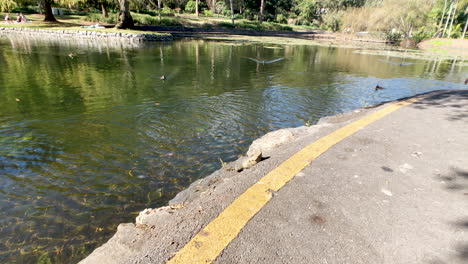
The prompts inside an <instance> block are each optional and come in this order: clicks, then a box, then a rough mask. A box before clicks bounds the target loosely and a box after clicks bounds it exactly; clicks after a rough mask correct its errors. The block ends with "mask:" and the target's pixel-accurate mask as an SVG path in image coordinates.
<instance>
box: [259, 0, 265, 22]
mask: <svg viewBox="0 0 468 264" xmlns="http://www.w3.org/2000/svg"><path fill="white" fill-rule="evenodd" d="M264 6H265V0H262V1H261V2H260V17H259V20H260V24H261V23H262V22H263V8H264Z"/></svg>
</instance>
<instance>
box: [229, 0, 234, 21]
mask: <svg viewBox="0 0 468 264" xmlns="http://www.w3.org/2000/svg"><path fill="white" fill-rule="evenodd" d="M230 2H231V20H232V24H233V25H234V4H233V3H232V2H233V0H230Z"/></svg>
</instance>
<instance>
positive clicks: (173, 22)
mask: <svg viewBox="0 0 468 264" xmlns="http://www.w3.org/2000/svg"><path fill="white" fill-rule="evenodd" d="M3 17H4V15H0V19H2V20H3ZM55 17H56V19H57V20H58V21H60V22H54V23H52V22H44V21H42V20H43V16H42V15H39V14H30V15H28V16H27V18H28V20H31V21H33V23H24V24H23V23H22V24H13V25H5V24H0V26H8V27H9V26H22V27H34V28H50V29H55V28H59V29H62V28H64V27H67V28H68V27H79V26H83V25H92V24H96V23H100V24H104V25H114V24H116V23H117V19H118V14H117V13H110V14H109V16H108V17H104V16H102V14H100V13H89V14H87V15H77V14H74V15H63V16H55ZM132 17H133V20H134V22H135V25H141V26H165V27H200V28H232V29H247V30H255V31H266V30H268V31H292V30H310V28H309V27H305V26H289V25H285V24H279V23H273V22H264V23H262V24H260V23H258V22H256V21H249V20H245V19H236V20H235V24H234V25H232V24H231V20H230V18H228V17H223V16H218V17H207V16H199V17H197V16H195V15H190V14H182V15H179V14H177V15H171V16H169V15H167V14H162V15H161V16H158V14H156V13H155V12H146V13H133V12H132Z"/></svg>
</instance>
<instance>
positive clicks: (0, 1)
mask: <svg viewBox="0 0 468 264" xmlns="http://www.w3.org/2000/svg"><path fill="white" fill-rule="evenodd" d="M16 6H18V5H17V4H16V2H15V1H14V0H0V10H1V11H3V12H5V11H7V12H11V10H12V9H13V8H15V7H16Z"/></svg>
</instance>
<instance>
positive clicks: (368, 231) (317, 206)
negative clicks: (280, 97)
mask: <svg viewBox="0 0 468 264" xmlns="http://www.w3.org/2000/svg"><path fill="white" fill-rule="evenodd" d="M382 107H385V105H382V106H379V107H376V108H372V109H365V110H361V111H356V112H354V113H349V114H345V115H341V116H336V117H330V118H326V119H325V120H323V121H322V122H320V124H319V125H318V126H313V127H310V128H306V127H303V128H296V129H291V130H287V131H288V132H287V133H289V134H287V133H286V132H285V133H286V134H285V133H283V135H281V137H277V138H276V140H279V141H278V142H279V143H278V144H276V145H278V146H274V148H270V149H264V150H263V152H264V153H265V155H267V156H270V158H269V159H267V160H264V161H262V162H260V163H258V164H256V165H255V166H254V167H252V168H251V169H247V170H244V171H242V172H241V173H237V172H235V171H230V170H228V169H223V170H220V171H219V172H216V173H214V174H213V175H211V176H209V177H207V178H206V179H204V180H201V181H198V182H196V183H195V184H193V185H192V186H191V187H190V188H189V189H188V190H187V191H185V192H183V193H181V194H180V195H179V196H178V197H176V199H175V200H173V201H172V203H171V204H172V205H174V207H173V208H170V207H167V208H163V209H160V210H158V211H157V212H156V211H155V212H154V217H153V218H147V220H144V219H143V220H141V219H140V221H139V223H140V224H139V225H137V226H135V225H133V224H126V225H121V226H120V227H119V231H118V232H117V234H116V235H115V236H114V237H113V238H112V239H111V240H110V241H109V242H108V243H107V244H105V245H104V246H103V247H101V248H99V249H97V250H95V251H94V252H93V254H92V255H91V256H90V257H88V258H87V259H85V260H84V261H83V263H164V262H165V261H166V260H167V259H169V258H170V257H171V256H172V255H173V254H174V253H175V252H177V250H179V249H180V248H181V247H183V246H184V244H185V243H186V242H187V241H189V240H190V238H191V237H193V236H194V235H195V234H196V233H197V232H198V231H199V230H200V229H201V228H202V227H203V226H205V225H206V224H207V223H209V221H211V220H212V219H213V218H215V217H216V216H217V215H218V214H219V213H220V212H221V211H222V210H223V209H224V208H225V207H226V206H228V205H229V204H230V203H231V202H232V201H233V200H234V199H235V198H236V197H237V196H238V195H239V194H241V193H242V192H243V191H244V190H245V189H246V188H248V187H249V186H251V185H252V184H253V183H255V182H256V181H258V180H259V179H260V178H261V177H262V176H264V175H265V174H266V173H267V172H268V171H270V170H271V169H273V168H275V167H276V166H278V165H279V164H281V162H282V161H284V160H286V159H287V158H289V157H290V156H291V155H292V154H294V153H295V152H297V151H298V150H300V149H301V148H303V147H304V146H306V145H308V144H310V143H312V142H313V141H315V140H317V139H318V138H320V137H322V136H324V135H326V134H328V133H330V132H332V131H334V130H336V129H337V128H339V127H342V126H343V125H345V124H347V123H350V122H352V121H355V120H357V119H359V118H360V117H362V116H363V115H366V114H369V113H371V112H373V111H376V110H378V109H381V108H382ZM285 135H286V136H285ZM288 135H290V136H289V137H288ZM268 140H269V141H271V140H272V138H269V139H268ZM273 141H274V140H273ZM271 143H272V142H270V144H271ZM176 205H182V206H179V207H178V206H176ZM180 207H183V208H180ZM150 215H151V214H150ZM216 263H328V264H331V263H431V264H433V263H434V264H435V263H468V90H455V91H447V92H445V93H443V94H439V95H433V96H430V97H429V98H426V99H424V100H422V101H420V102H417V103H415V104H412V105H410V106H406V107H403V108H401V109H399V110H397V111H396V112H393V113H391V114H389V115H387V116H386V117H384V118H382V119H380V120H378V121H376V122H374V123H372V124H370V125H369V126H367V127H365V128H364V129H362V130H360V131H358V132H356V133H355V134H353V135H352V136H350V137H348V138H346V139H344V140H343V141H341V142H340V143H338V144H337V145H335V146H333V147H332V148H331V149H329V150H328V151H327V152H325V153H324V154H322V155H321V156H320V157H319V158H317V159H316V160H315V161H314V162H313V163H311V164H310V165H309V166H308V167H306V168H305V169H304V170H303V171H302V172H301V173H299V174H298V175H297V176H296V177H295V178H294V179H293V180H291V181H290V182H289V183H288V184H286V185H285V186H284V187H283V188H282V189H281V190H279V191H278V192H277V193H275V194H274V196H273V199H272V200H271V201H270V202H269V203H268V204H267V205H266V206H265V207H264V208H263V209H262V210H261V211H260V212H259V213H258V214H257V215H255V216H254V217H253V218H252V219H251V220H250V221H249V222H248V223H247V225H246V226H245V227H244V228H243V229H242V231H241V232H240V234H239V235H238V237H237V238H235V239H234V240H233V241H232V243H231V244H229V245H228V247H227V248H226V249H225V250H224V251H223V252H222V253H221V255H220V256H219V257H218V258H217V259H216Z"/></svg>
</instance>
